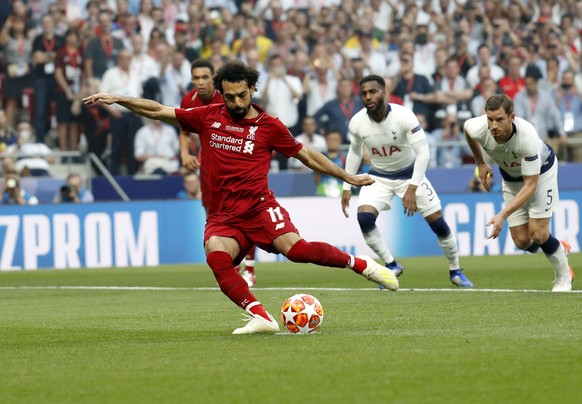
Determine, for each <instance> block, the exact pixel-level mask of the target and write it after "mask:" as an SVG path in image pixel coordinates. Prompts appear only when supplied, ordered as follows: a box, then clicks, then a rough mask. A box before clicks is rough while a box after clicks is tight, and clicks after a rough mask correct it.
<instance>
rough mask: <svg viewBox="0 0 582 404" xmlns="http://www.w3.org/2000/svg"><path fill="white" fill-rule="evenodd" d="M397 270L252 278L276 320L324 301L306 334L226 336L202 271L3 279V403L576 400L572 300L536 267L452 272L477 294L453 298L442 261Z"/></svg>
mask: <svg viewBox="0 0 582 404" xmlns="http://www.w3.org/2000/svg"><path fill="white" fill-rule="evenodd" d="M570 262H571V264H573V265H574V268H575V269H576V268H577V267H578V268H582V254H573V255H571V256H570ZM402 264H403V265H404V267H405V272H404V275H403V276H402V277H401V278H400V286H401V290H400V291H398V292H395V293H390V292H387V291H379V290H377V289H376V288H375V287H374V286H373V284H371V283H369V282H367V281H366V280H365V279H363V278H362V277H358V276H356V275H355V274H353V273H352V272H351V271H349V270H338V269H332V268H320V267H316V266H312V265H300V264H292V263H269V264H267V263H258V264H257V277H258V283H257V286H256V288H255V289H254V292H255V294H256V296H257V297H258V298H259V300H261V301H262V302H263V304H264V305H265V306H266V308H267V309H268V310H269V311H270V312H271V313H272V314H273V315H275V317H276V318H277V319H279V310H280V307H281V305H282V303H283V301H284V300H285V299H286V298H287V297H289V296H291V295H292V294H295V293H299V292H305V293H310V294H312V295H314V296H316V297H317V298H318V299H319V300H320V301H321V303H322V305H323V309H324V321H323V325H322V327H321V329H320V331H319V332H317V333H316V334H314V335H290V334H286V333H281V334H277V335H245V336H235V335H231V332H232V330H233V329H234V328H237V327H239V326H241V325H242V324H243V323H242V322H241V321H240V319H241V318H242V316H240V313H241V312H242V310H240V309H238V308H237V307H235V306H234V304H233V303H231V302H230V301H229V300H228V299H227V298H226V297H225V296H224V295H222V293H220V291H219V290H218V288H217V287H216V283H215V282H214V278H213V276H212V274H211V272H210V270H209V269H208V268H207V267H206V266H204V265H197V266H163V267H157V268H132V269H100V270H97V269H91V270H87V269H86V270H66V271H53V270H44V271H33V272H14V273H2V274H0V364H1V366H0V402H1V403H82V402H96V403H160V402H163V403H174V402H176V403H296V402H312V403H334V402H335V403H578V402H580V400H582V376H581V375H582V314H581V313H582V293H578V292H576V293H569V294H552V293H549V290H550V288H551V282H552V280H553V271H552V269H551V267H550V265H549V263H548V261H547V260H546V259H545V258H544V257H543V255H541V254H540V255H536V256H531V255H527V256H526V255H522V256H501V257H466V258H462V264H463V267H464V269H465V272H466V274H467V275H468V276H469V278H470V279H471V280H472V281H473V282H474V283H475V287H476V289H477V290H474V291H464V290H453V286H452V285H451V284H450V282H449V280H448V274H447V268H446V262H445V259H444V258H443V257H432V258H416V259H402ZM580 276H581V277H582V270H581V273H580ZM580 281H582V278H581V280H579V281H578V282H580ZM113 287H117V288H113ZM574 289H579V285H577V282H575V283H574Z"/></svg>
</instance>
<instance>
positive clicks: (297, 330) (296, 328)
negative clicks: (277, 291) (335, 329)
mask: <svg viewBox="0 0 582 404" xmlns="http://www.w3.org/2000/svg"><path fill="white" fill-rule="evenodd" d="M281 320H283V325H285V327H286V328H287V329H288V330H289V331H291V332H292V333H293V334H310V333H312V332H314V331H315V330H316V329H317V328H318V327H319V326H320V325H321V323H322V322H323V308H322V307H321V303H319V300H317V299H316V298H315V297H313V296H311V295H306V294H303V293H300V294H297V295H294V296H291V297H290V298H289V299H287V300H285V303H283V307H282V308H281Z"/></svg>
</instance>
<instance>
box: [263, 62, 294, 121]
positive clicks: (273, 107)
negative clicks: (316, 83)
mask: <svg viewBox="0 0 582 404" xmlns="http://www.w3.org/2000/svg"><path fill="white" fill-rule="evenodd" d="M258 91H259V93H258V94H257V95H258V97H259V98H260V99H261V102H262V104H263V105H264V106H265V112H267V113H268V114H272V115H275V116H277V117H279V119H280V120H281V122H283V123H284V124H285V126H287V127H288V128H289V130H292V129H293V128H294V127H296V126H297V125H298V122H299V111H298V109H297V104H298V103H299V100H300V99H301V97H302V96H303V88H302V86H301V80H299V78H298V77H296V76H292V75H290V74H287V69H286V67H285V63H284V62H283V59H282V58H281V56H279V55H277V54H275V55H272V56H271V57H270V58H269V72H268V75H267V80H266V82H265V84H264V85H263V86H262V88H259V89H258Z"/></svg>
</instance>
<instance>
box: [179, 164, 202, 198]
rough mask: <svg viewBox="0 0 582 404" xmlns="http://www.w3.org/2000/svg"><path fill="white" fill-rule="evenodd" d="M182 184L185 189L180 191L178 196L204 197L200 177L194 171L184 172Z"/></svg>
mask: <svg viewBox="0 0 582 404" xmlns="http://www.w3.org/2000/svg"><path fill="white" fill-rule="evenodd" d="M182 184H183V186H184V189H183V190H181V191H180V192H178V194H177V195H176V198H178V199H183V200H190V199H201V198H202V192H201V191H200V178H199V177H198V174H196V173H195V172H194V171H190V172H187V173H186V174H184V181H183V182H182Z"/></svg>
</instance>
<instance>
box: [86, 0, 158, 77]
mask: <svg viewBox="0 0 582 404" xmlns="http://www.w3.org/2000/svg"><path fill="white" fill-rule="evenodd" d="M145 1H149V0H144V2H145ZM111 29H112V25H111V13H110V11H109V10H107V9H102V10H100V11H99V26H98V27H97V30H98V33H97V36H95V37H94V38H91V39H90V40H89V43H88V44H87V48H86V49H85V54H84V59H85V73H86V76H87V77H95V78H98V79H101V78H102V76H103V74H105V71H106V70H107V69H111V68H113V67H115V64H116V62H117V58H118V55H119V52H120V51H121V49H123V42H122V41H121V39H119V38H115V37H114V36H113V35H111Z"/></svg>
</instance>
